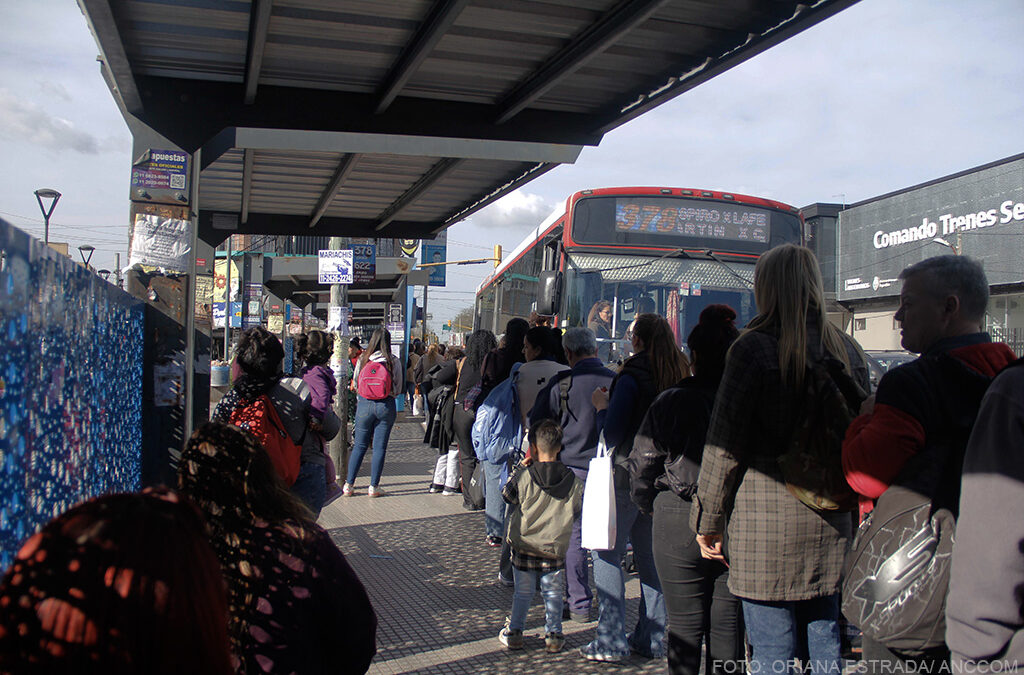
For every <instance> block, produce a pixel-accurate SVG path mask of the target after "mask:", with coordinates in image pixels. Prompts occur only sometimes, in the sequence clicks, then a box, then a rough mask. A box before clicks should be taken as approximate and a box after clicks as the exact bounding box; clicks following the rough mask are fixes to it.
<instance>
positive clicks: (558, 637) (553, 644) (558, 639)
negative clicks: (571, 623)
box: [544, 633, 565, 654]
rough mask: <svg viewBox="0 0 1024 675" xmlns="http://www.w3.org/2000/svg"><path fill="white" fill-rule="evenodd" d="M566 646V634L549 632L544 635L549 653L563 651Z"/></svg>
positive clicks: (545, 645)
mask: <svg viewBox="0 0 1024 675" xmlns="http://www.w3.org/2000/svg"><path fill="white" fill-rule="evenodd" d="M564 646H565V636H564V635H562V634H561V633H548V634H547V635H545V636H544V647H545V648H546V649H547V650H548V653H549V654H556V653H558V652H560V651H562V647H564Z"/></svg>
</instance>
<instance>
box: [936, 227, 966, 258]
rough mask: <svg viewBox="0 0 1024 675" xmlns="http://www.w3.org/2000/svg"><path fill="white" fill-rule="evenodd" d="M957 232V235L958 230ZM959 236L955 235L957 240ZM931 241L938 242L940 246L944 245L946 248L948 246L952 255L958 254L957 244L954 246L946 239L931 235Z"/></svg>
mask: <svg viewBox="0 0 1024 675" xmlns="http://www.w3.org/2000/svg"><path fill="white" fill-rule="evenodd" d="M957 234H958V235H959V234H960V233H959V232H958V233H957ZM959 238H960V237H957V239H958V240H959ZM932 242H933V243H936V244H938V245H940V246H945V247H946V248H948V249H949V250H950V251H952V252H953V255H960V247H959V246H954V245H953V244H951V243H949V242H948V241H946V240H945V239H943V238H942V237H932ZM959 243H960V242H959V241H957V244H959Z"/></svg>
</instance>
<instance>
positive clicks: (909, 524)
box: [842, 354, 992, 657]
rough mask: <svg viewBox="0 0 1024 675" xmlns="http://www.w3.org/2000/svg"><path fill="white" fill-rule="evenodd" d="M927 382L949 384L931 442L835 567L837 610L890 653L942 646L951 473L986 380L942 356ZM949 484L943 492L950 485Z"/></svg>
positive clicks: (952, 524)
mask: <svg viewBox="0 0 1024 675" xmlns="http://www.w3.org/2000/svg"><path fill="white" fill-rule="evenodd" d="M925 358H929V359H932V360H933V367H932V368H931V369H930V371H929V375H930V377H929V378H928V380H929V381H928V386H930V387H933V388H937V387H941V386H945V387H947V388H949V387H950V386H951V385H952V387H953V388H954V390H955V391H956V402H952V401H950V402H945V401H944V402H943V405H942V408H943V410H942V411H940V414H941V415H942V416H943V418H944V419H945V420H946V421H945V424H944V428H943V429H942V432H941V433H936V434H935V436H941V438H938V439H926V444H925V447H924V448H923V449H922V450H921V451H920V452H918V453H917V454H916V455H914V456H913V457H911V458H910V460H908V461H907V463H906V465H905V466H904V467H903V469H902V470H901V471H900V473H899V475H898V476H897V477H896V479H895V480H894V481H893V484H892V485H891V486H890V487H889V488H888V489H886V491H885V492H884V493H882V496H881V497H879V498H878V501H877V503H876V504H875V508H874V510H872V512H871V513H870V514H868V516H867V518H865V519H864V521H863V522H862V523H861V524H860V528H859V529H858V530H857V534H856V535H855V536H854V539H853V546H852V547H851V549H850V552H849V553H848V554H847V556H846V561H845V563H844V565H843V588H842V610H843V615H844V616H845V617H846V618H847V619H848V620H849V621H850V623H852V624H854V625H856V626H857V627H859V628H860V629H861V631H863V633H864V635H866V636H867V637H869V638H871V639H872V640H874V641H875V642H878V643H879V644H881V645H883V646H884V647H886V648H887V649H890V650H892V651H894V652H897V653H898V654H901V655H904V656H908V657H910V656H919V655H923V654H924V653H926V652H927V651H928V650H931V649H934V648H937V647H942V646H944V645H945V638H946V595H947V592H948V590H949V572H950V567H951V563H952V555H953V545H954V542H955V538H956V515H957V514H956V510H957V508H958V505H959V497H960V495H959V489H958V487H959V476H960V474H961V473H962V469H963V458H964V452H965V450H966V447H967V440H968V438H969V436H970V432H971V429H972V428H973V426H974V419H975V418H976V417H977V414H978V408H979V406H980V405H981V399H982V397H983V396H984V394H985V390H986V389H987V388H988V385H989V384H990V383H991V382H992V378H990V377H988V376H986V375H982V374H980V373H978V372H976V371H973V370H970V369H968V368H967V366H965V365H964V364H963V363H962V362H960V361H959V360H957V359H955V358H953V357H951V356H949V355H946V354H942V355H939V356H935V357H925ZM954 485H955V487H956V488H957V489H951V486H954Z"/></svg>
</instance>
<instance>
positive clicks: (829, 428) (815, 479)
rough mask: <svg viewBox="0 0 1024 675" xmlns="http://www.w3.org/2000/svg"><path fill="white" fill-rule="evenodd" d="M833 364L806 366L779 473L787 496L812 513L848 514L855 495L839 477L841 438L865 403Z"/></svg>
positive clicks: (858, 388)
mask: <svg viewBox="0 0 1024 675" xmlns="http://www.w3.org/2000/svg"><path fill="white" fill-rule="evenodd" d="M866 397H867V396H866V394H865V392H864V389H863V388H862V387H861V386H860V385H858V384H857V382H856V381H855V380H854V379H853V378H852V377H850V375H849V374H848V373H847V372H846V367H845V366H844V365H843V363H842V362H841V361H839V360H838V359H836V358H834V357H831V356H828V357H826V358H825V359H823V360H821V361H816V362H811V363H808V364H807V370H806V372H805V374H804V397H803V401H802V402H801V406H800V407H799V408H798V410H799V411H800V417H799V419H798V420H797V421H796V425H795V428H794V430H793V434H792V436H790V438H789V442H788V444H787V446H786V449H785V451H784V452H783V453H782V455H780V456H779V468H780V469H781V470H782V477H783V478H784V479H785V481H786V489H788V490H789V492H790V494H792V495H793V496H794V497H796V498H797V499H799V500H800V501H801V502H803V503H804V504H806V505H807V506H809V507H810V508H812V509H814V510H816V511H853V510H855V509H856V508H857V495H856V493H854V491H853V490H852V489H850V486H849V485H848V484H847V482H846V477H845V476H844V475H843V465H842V449H843V437H844V436H845V435H846V429H847V427H849V426H850V422H852V421H853V418H854V417H856V416H857V414H858V413H859V411H860V404H861V402H863V401H864V399H865V398H866Z"/></svg>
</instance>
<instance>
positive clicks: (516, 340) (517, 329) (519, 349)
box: [505, 317, 530, 356]
mask: <svg viewBox="0 0 1024 675" xmlns="http://www.w3.org/2000/svg"><path fill="white" fill-rule="evenodd" d="M529 330H530V324H529V322H528V321H527V320H526V319H520V318H518V317H516V318H515V319H509V322H508V323H507V324H505V348H506V349H507V350H509V352H511V353H512V354H514V355H515V356H520V355H522V353H523V340H524V339H525V338H526V333H527V331H529Z"/></svg>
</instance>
